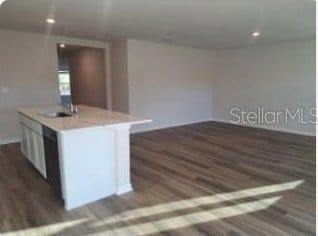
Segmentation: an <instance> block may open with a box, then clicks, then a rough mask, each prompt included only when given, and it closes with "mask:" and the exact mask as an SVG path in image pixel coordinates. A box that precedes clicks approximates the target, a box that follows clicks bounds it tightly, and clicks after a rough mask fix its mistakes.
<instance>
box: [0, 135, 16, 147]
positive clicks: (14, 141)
mask: <svg viewBox="0 0 318 236" xmlns="http://www.w3.org/2000/svg"><path fill="white" fill-rule="evenodd" d="M20 141H21V138H19V137H17V138H10V139H0V145H5V144H10V143H19V142H20Z"/></svg>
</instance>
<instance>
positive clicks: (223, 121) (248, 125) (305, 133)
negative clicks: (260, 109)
mask: <svg viewBox="0 0 318 236" xmlns="http://www.w3.org/2000/svg"><path fill="white" fill-rule="evenodd" d="M211 121H215V122H220V123H226V124H231V125H238V126H242V127H250V128H257V129H264V130H271V131H277V132H283V133H289V134H299V135H304V136H311V137H315V136H316V134H313V133H310V132H306V131H298V130H292V129H286V128H277V127H265V126H258V125H253V124H241V123H232V122H230V121H226V120H220V119H212V120H211Z"/></svg>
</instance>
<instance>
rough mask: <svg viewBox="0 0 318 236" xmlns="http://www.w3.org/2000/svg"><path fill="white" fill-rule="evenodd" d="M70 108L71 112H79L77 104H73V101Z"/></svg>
mask: <svg viewBox="0 0 318 236" xmlns="http://www.w3.org/2000/svg"><path fill="white" fill-rule="evenodd" d="M69 109H70V112H71V113H72V114H78V107H77V106H75V105H73V103H72V102H71V103H70V107H69Z"/></svg>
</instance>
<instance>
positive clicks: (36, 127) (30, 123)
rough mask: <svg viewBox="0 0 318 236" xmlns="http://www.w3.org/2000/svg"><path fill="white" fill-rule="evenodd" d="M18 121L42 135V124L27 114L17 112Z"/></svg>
mask: <svg viewBox="0 0 318 236" xmlns="http://www.w3.org/2000/svg"><path fill="white" fill-rule="evenodd" d="M19 121H20V122H21V123H22V124H24V125H25V126H27V127H29V128H30V129H32V130H34V131H35V132H37V133H38V134H40V135H42V125H41V124H40V123H38V122H36V121H34V120H32V119H30V118H29V117H27V116H24V115H22V114H19Z"/></svg>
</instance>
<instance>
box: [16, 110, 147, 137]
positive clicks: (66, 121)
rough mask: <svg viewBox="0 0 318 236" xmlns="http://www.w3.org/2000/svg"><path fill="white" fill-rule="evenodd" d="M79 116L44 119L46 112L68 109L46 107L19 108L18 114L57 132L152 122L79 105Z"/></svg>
mask: <svg viewBox="0 0 318 236" xmlns="http://www.w3.org/2000/svg"><path fill="white" fill-rule="evenodd" d="M77 107H78V114H77V115H74V116H70V117H58V118H56V117H55V118H48V117H44V116H43V115H41V114H40V113H44V112H58V111H65V112H67V109H65V108H63V107H61V106H45V107H24V108H18V109H17V110H18V112H20V113H21V114H23V115H25V116H27V117H29V118H31V119H33V120H35V121H37V122H39V123H41V124H42V125H45V126H47V127H49V128H51V129H53V130H55V131H58V132H59V131H65V130H71V129H81V128H89V127H97V126H103V127H108V126H109V127H111V126H120V125H124V124H129V125H133V124H142V123H148V122H151V121H152V120H150V119H142V118H138V117H134V116H131V115H127V114H124V113H120V112H114V111H110V110H105V109H101V108H96V107H89V106H84V105H79V106H77Z"/></svg>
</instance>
